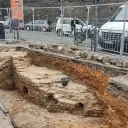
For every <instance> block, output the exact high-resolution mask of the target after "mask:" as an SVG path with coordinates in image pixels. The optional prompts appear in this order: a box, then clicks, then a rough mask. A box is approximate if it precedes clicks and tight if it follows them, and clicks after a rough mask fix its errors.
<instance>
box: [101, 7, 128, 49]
mask: <svg viewBox="0 0 128 128" xmlns="http://www.w3.org/2000/svg"><path fill="white" fill-rule="evenodd" d="M124 15H125V6H124V5H123V6H120V7H119V8H118V9H117V11H116V12H115V14H114V15H113V16H112V18H111V19H110V21H109V22H107V23H105V24H104V25H102V26H101V28H100V32H99V36H100V38H99V44H100V46H101V47H102V48H104V49H112V50H117V51H119V50H120V44H121V37H122V33H123V26H124ZM124 49H127V50H128V13H127V17H126V26H125V42H124Z"/></svg>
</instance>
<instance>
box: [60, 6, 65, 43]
mask: <svg viewBox="0 0 128 128" xmlns="http://www.w3.org/2000/svg"><path fill="white" fill-rule="evenodd" d="M63 17H64V7H63V6H61V29H62V31H61V36H62V43H63Z"/></svg>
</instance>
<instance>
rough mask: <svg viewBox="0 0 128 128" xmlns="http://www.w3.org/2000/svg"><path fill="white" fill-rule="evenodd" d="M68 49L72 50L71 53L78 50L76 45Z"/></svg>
mask: <svg viewBox="0 0 128 128" xmlns="http://www.w3.org/2000/svg"><path fill="white" fill-rule="evenodd" d="M68 48H70V49H72V50H73V51H75V50H78V47H77V46H76V45H69V46H68Z"/></svg>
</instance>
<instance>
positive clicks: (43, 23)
mask: <svg viewBox="0 0 128 128" xmlns="http://www.w3.org/2000/svg"><path fill="white" fill-rule="evenodd" d="M33 26H34V30H37V31H44V32H46V31H51V22H50V21H48V20H34V22H33V21H31V22H30V23H28V24H26V25H25V29H26V30H28V31H30V30H33Z"/></svg>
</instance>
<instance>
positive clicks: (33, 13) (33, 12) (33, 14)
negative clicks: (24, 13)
mask: <svg viewBox="0 0 128 128" xmlns="http://www.w3.org/2000/svg"><path fill="white" fill-rule="evenodd" d="M32 18H33V27H32V28H33V44H34V43H35V25H34V20H35V8H32Z"/></svg>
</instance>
